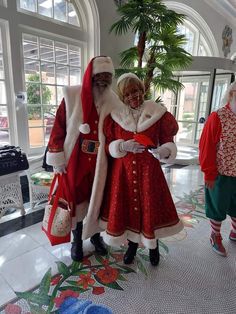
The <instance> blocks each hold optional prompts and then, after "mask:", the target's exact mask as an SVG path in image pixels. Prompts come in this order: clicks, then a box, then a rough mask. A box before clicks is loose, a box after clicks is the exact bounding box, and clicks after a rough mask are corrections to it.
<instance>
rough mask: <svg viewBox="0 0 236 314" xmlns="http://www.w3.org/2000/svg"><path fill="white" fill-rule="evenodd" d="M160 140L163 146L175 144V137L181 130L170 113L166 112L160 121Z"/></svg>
mask: <svg viewBox="0 0 236 314" xmlns="http://www.w3.org/2000/svg"><path fill="white" fill-rule="evenodd" d="M160 123H161V129H160V138H159V144H160V145H163V144H165V143H168V142H174V136H175V135H176V133H177V132H178V130H179V126H178V123H177V121H176V120H175V118H174V116H173V115H172V114H171V113H170V112H166V113H165V114H164V115H163V117H162V118H161V120H160Z"/></svg>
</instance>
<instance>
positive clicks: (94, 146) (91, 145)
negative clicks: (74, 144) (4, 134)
mask: <svg viewBox="0 0 236 314" xmlns="http://www.w3.org/2000/svg"><path fill="white" fill-rule="evenodd" d="M80 147H81V150H82V152H84V153H86V154H97V153H98V147H99V141H92V140H86V139H80Z"/></svg>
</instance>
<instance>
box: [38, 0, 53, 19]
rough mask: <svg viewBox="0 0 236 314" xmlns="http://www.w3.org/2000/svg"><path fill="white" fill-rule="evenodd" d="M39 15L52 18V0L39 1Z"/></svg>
mask: <svg viewBox="0 0 236 314" xmlns="http://www.w3.org/2000/svg"><path fill="white" fill-rule="evenodd" d="M38 13H39V14H42V15H44V16H48V17H52V0H38Z"/></svg>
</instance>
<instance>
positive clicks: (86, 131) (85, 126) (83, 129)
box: [79, 123, 90, 134]
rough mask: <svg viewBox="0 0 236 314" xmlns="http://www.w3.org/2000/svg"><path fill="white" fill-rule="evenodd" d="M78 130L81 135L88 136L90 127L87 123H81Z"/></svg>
mask: <svg viewBox="0 0 236 314" xmlns="http://www.w3.org/2000/svg"><path fill="white" fill-rule="evenodd" d="M79 130H80V132H81V133H83V134H89V133H90V126H89V125H88V123H83V124H81V125H80V126H79Z"/></svg>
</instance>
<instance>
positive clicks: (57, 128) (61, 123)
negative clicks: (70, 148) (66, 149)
mask: <svg viewBox="0 0 236 314" xmlns="http://www.w3.org/2000/svg"><path fill="white" fill-rule="evenodd" d="M65 137H66V108H65V100H64V98H63V99H62V102H61V104H60V106H59V107H58V109H57V113H56V118H55V121H54V124H53V127H52V131H51V135H50V139H49V142H48V150H49V152H54V153H55V152H61V151H63V145H64V141H65Z"/></svg>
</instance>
